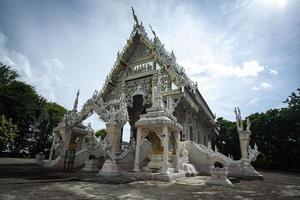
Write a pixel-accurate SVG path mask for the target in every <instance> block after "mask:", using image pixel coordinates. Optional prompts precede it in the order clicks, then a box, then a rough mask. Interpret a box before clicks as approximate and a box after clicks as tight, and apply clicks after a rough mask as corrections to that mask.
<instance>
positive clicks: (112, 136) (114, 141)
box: [106, 122, 123, 155]
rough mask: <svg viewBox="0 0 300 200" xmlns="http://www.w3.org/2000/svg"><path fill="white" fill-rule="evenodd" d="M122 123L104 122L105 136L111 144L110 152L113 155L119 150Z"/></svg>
mask: <svg viewBox="0 0 300 200" xmlns="http://www.w3.org/2000/svg"><path fill="white" fill-rule="evenodd" d="M122 127H123V126H122V124H119V123H117V122H108V123H107V124H106V130H107V138H108V141H109V143H110V144H111V154H112V155H115V154H116V153H118V152H120V139H121V130H122Z"/></svg>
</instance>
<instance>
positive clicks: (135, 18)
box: [131, 6, 139, 25]
mask: <svg viewBox="0 0 300 200" xmlns="http://www.w3.org/2000/svg"><path fill="white" fill-rule="evenodd" d="M131 10H132V15H133V19H134V21H135V23H136V24H137V25H139V20H138V18H137V16H136V14H135V10H134V9H133V7H132V6H131Z"/></svg>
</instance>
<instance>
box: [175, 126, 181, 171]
mask: <svg viewBox="0 0 300 200" xmlns="http://www.w3.org/2000/svg"><path fill="white" fill-rule="evenodd" d="M175 141H176V167H175V171H176V172H179V170H180V163H179V157H180V131H178V132H176V135H175Z"/></svg>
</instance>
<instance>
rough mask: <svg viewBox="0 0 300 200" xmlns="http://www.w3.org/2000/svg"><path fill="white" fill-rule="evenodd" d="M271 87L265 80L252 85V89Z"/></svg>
mask: <svg viewBox="0 0 300 200" xmlns="http://www.w3.org/2000/svg"><path fill="white" fill-rule="evenodd" d="M271 87H272V85H271V84H270V83H267V82H262V83H261V84H259V85H258V86H254V87H252V89H253V90H268V89H270V88H271Z"/></svg>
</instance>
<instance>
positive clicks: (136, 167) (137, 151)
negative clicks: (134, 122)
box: [134, 128, 142, 172]
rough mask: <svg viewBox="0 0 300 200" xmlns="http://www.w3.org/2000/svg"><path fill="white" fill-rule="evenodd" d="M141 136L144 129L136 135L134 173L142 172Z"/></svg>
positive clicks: (139, 129)
mask: <svg viewBox="0 0 300 200" xmlns="http://www.w3.org/2000/svg"><path fill="white" fill-rule="evenodd" d="M141 134H142V129H141V128H138V130H137V134H136V147H135V158H134V171H136V172H138V171H140V150H141V148H140V146H141Z"/></svg>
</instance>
